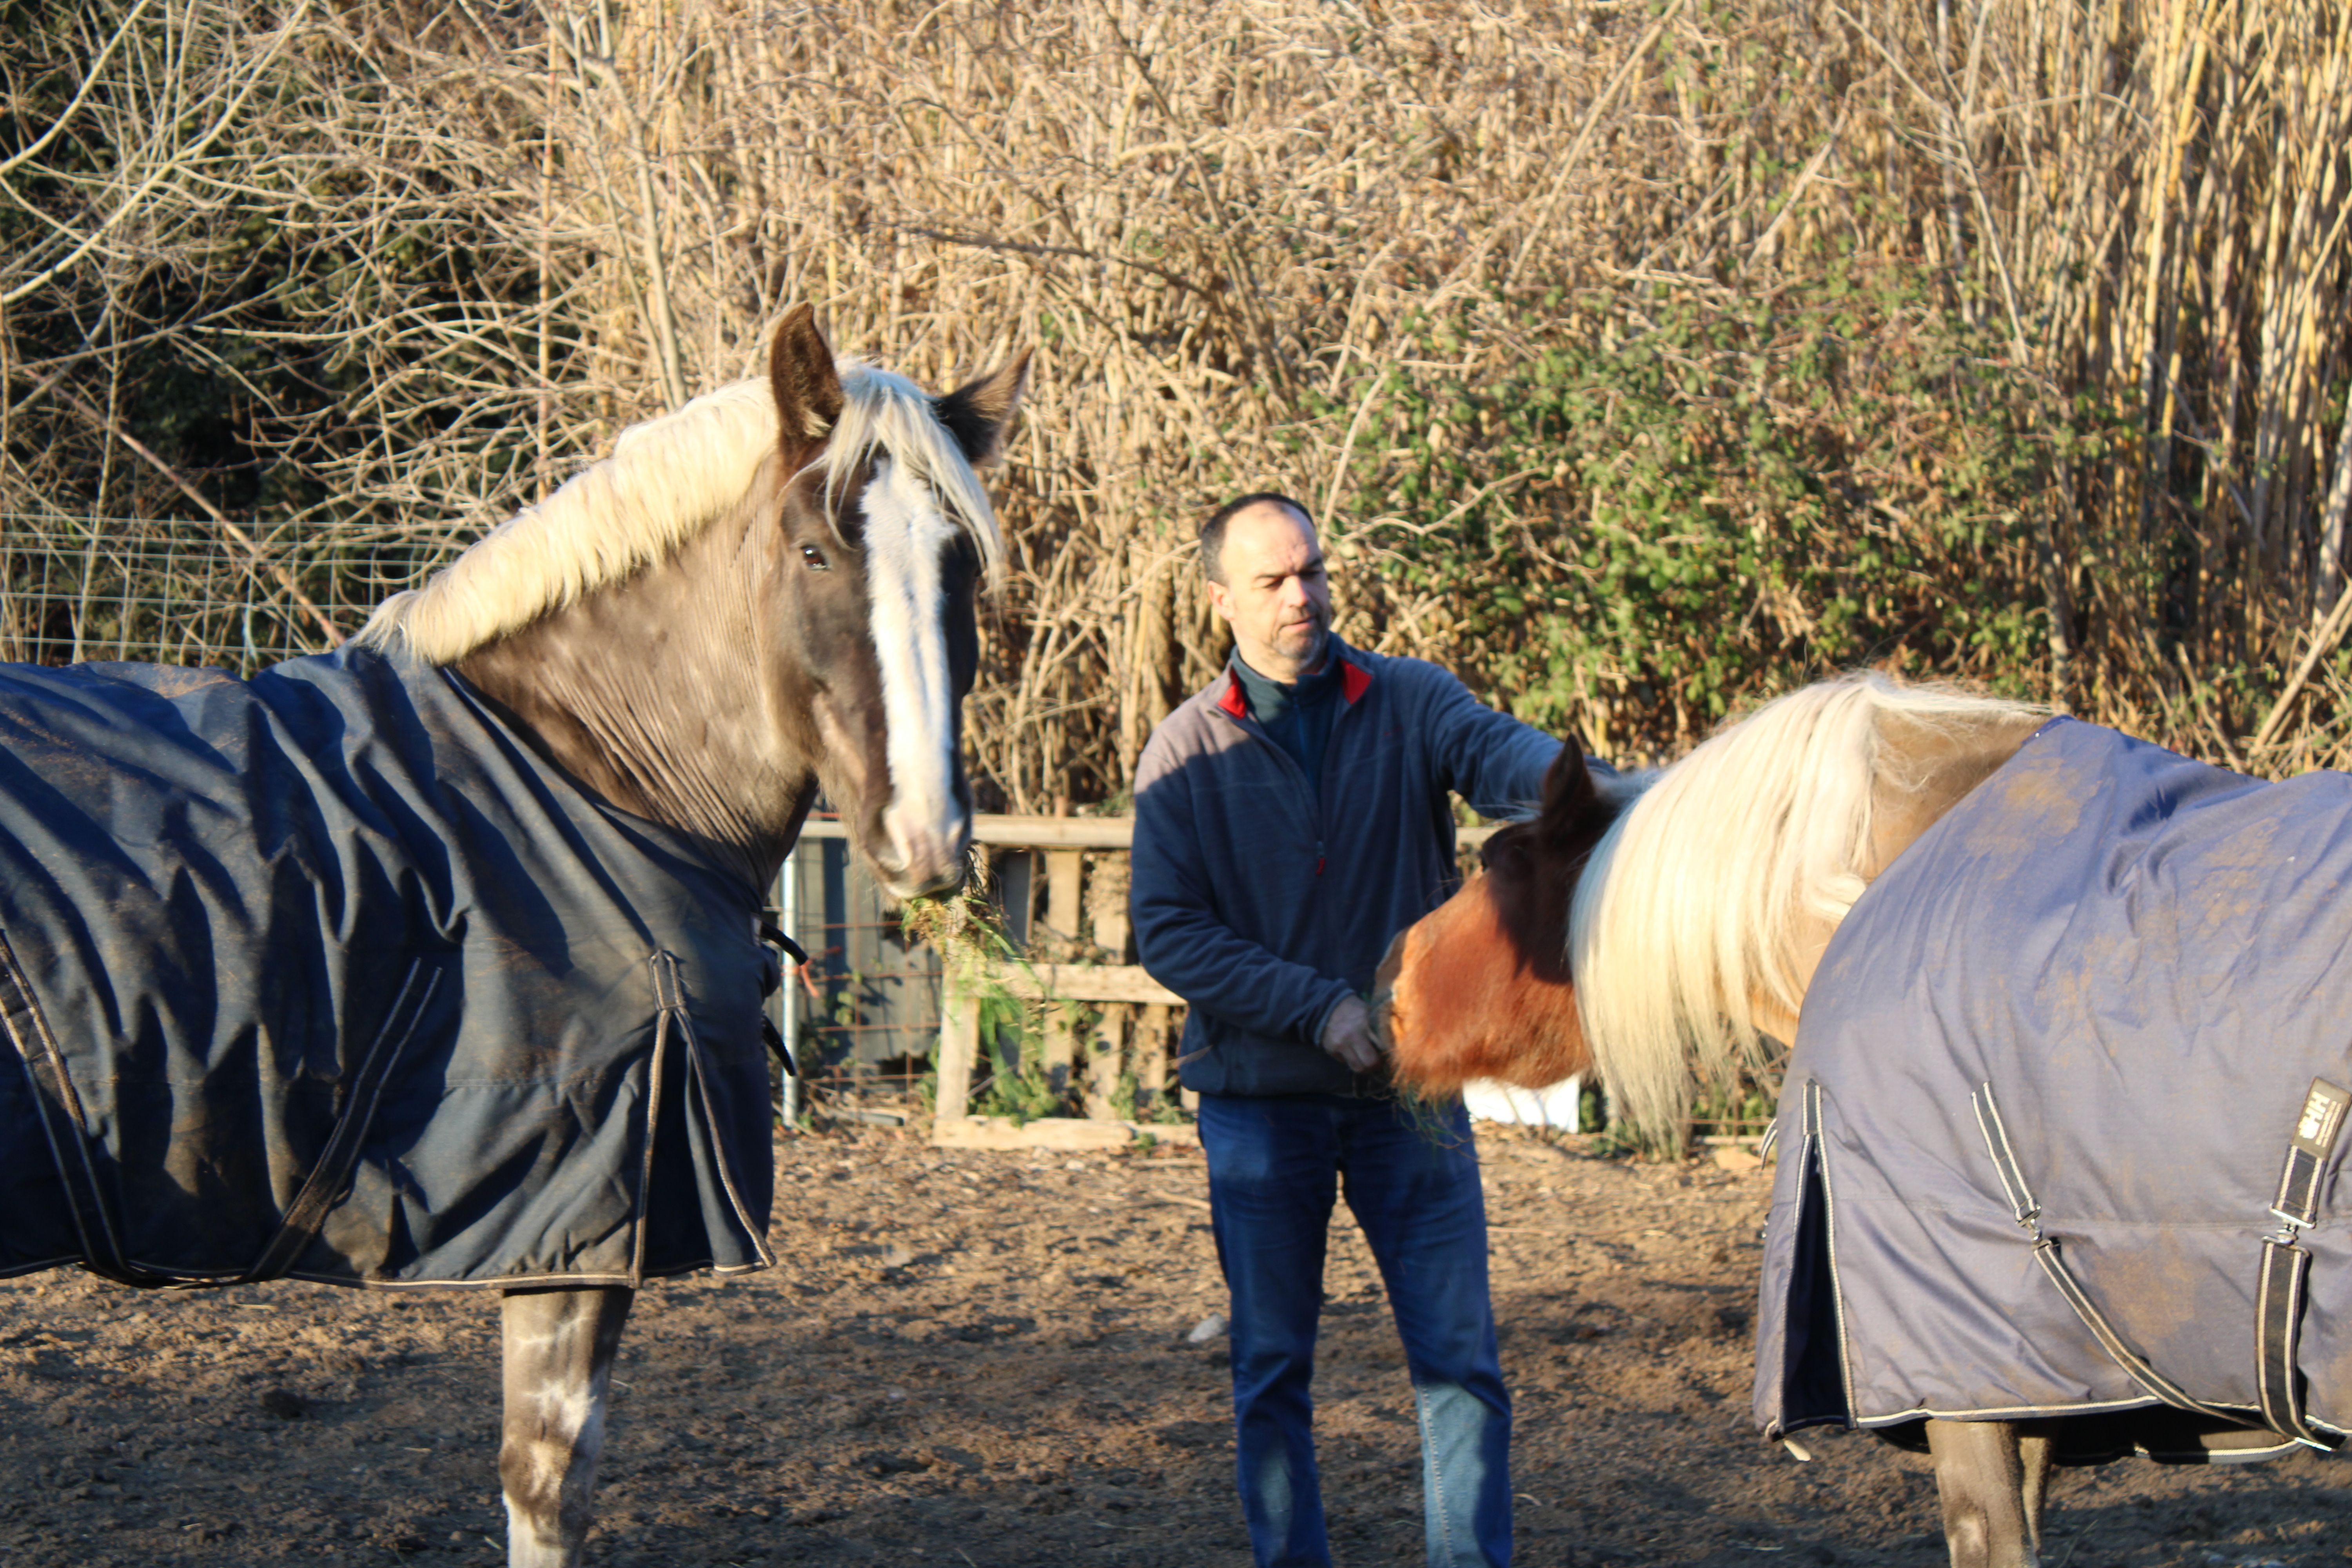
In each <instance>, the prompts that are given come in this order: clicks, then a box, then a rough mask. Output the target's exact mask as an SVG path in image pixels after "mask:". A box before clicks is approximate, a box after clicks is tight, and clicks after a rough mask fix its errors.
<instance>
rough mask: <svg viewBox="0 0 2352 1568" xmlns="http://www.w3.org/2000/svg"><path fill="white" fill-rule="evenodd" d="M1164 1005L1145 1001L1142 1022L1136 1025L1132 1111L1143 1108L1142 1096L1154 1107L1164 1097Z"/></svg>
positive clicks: (1165, 1061) (1165, 1016)
mask: <svg viewBox="0 0 2352 1568" xmlns="http://www.w3.org/2000/svg"><path fill="white" fill-rule="evenodd" d="M1168 1030H1169V1016H1168V1004H1167V1003H1165V1002H1149V1003H1146V1004H1145V1005H1144V1008H1143V1019H1142V1022H1141V1023H1139V1024H1138V1025H1137V1026H1136V1038H1135V1083H1136V1096H1135V1104H1136V1109H1137V1110H1142V1109H1143V1107H1144V1105H1145V1100H1144V1097H1145V1096H1146V1095H1149V1096H1150V1103H1151V1104H1154V1105H1157V1104H1159V1103H1160V1101H1161V1100H1165V1099H1167V1097H1168Z"/></svg>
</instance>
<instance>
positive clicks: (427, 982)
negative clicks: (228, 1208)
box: [237, 958, 441, 1285]
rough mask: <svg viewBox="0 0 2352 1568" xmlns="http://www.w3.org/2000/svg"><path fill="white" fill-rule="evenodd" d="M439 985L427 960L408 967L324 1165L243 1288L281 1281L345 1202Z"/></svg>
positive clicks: (330, 1139) (330, 1138)
mask: <svg viewBox="0 0 2352 1568" xmlns="http://www.w3.org/2000/svg"><path fill="white" fill-rule="evenodd" d="M440 984H441V972H440V970H439V969H438V968H428V967H427V966H426V963H425V960H424V959H421V958H420V959H418V960H416V961H415V963H411V964H410V965H409V966H408V973H407V974H406V975H405V976H404V978H403V979H402V980H401V983H400V993H399V994H398V995H397V996H395V997H394V999H393V1004H392V1011H391V1012H390V1013H388V1014H386V1015H385V1016H384V1020H383V1027H382V1028H381V1029H378V1030H377V1031H376V1037H375V1040H374V1042H373V1044H372V1045H370V1046H369V1047H368V1053H367V1056H366V1057H365V1058H363V1059H362V1061H361V1063H360V1068H359V1071H358V1072H356V1073H354V1074H353V1075H352V1082H351V1087H350V1089H348V1090H347V1091H346V1092H345V1094H344V1097H343V1112H342V1114H341V1116H338V1117H336V1118H335V1130H334V1131H332V1132H331V1133H329V1134H328V1135H327V1145H326V1147H325V1148H323V1149H321V1150H320V1151H319V1163H317V1164H315V1165H313V1166H311V1167H310V1174H309V1175H308V1176H306V1177H304V1178H303V1179H302V1186H301V1190H300V1191H299V1192H297V1193H296V1194H294V1201H293V1202H292V1203H291V1204H289V1205H287V1207H286V1217H285V1218H284V1219H283V1220H281V1221H279V1222H278V1234H277V1235H275V1236H273V1237H270V1238H269V1245H268V1246H267V1247H263V1248H262V1249H261V1256H260V1257H259V1258H255V1259H254V1260H253V1267H252V1268H248V1269H247V1270H246V1271H245V1273H244V1274H243V1275H242V1276H240V1277H239V1279H237V1283H238V1284H240V1285H251V1284H255V1283H257V1282H258V1281H260V1280H263V1279H278V1278H280V1277H281V1276H283V1275H284V1274H285V1273H286V1271H287V1270H288V1269H290V1268H293V1267H294V1265H295V1263H296V1261H297V1260H298V1259H299V1258H301V1256H302V1254H303V1252H304V1250H305V1249H306V1248H308V1247H310V1240H311V1238H312V1237H315V1236H317V1235H318V1234H319V1226H320V1225H322V1224H324V1223H325V1221H326V1218H327V1211H328V1210H329V1209H331V1208H332V1207H334V1206H335V1205H336V1203H337V1202H338V1201H340V1200H341V1197H342V1195H343V1189H344V1187H346V1186H347V1185H349V1184H350V1182H351V1179H352V1167H353V1166H354V1165H356V1164H358V1163H359V1158H360V1144H361V1142H362V1140H363V1139H365V1137H366V1136H367V1130H368V1128H369V1126H370V1125H371V1124H372V1123H373V1121H375V1108H376V1102H377V1101H378V1100H382V1099H383V1086H384V1080H385V1079H389V1078H390V1077H391V1076H392V1069H393V1067H394V1064H395V1063H397V1062H398V1061H399V1060H400V1057H401V1053H402V1052H403V1051H404V1050H405V1049H406V1048H407V1046H408V1041H409V1037H411V1036H413V1035H415V1033H416V1026H417V1022H418V1021H419V1020H420V1019H422V1018H423V1017H424V1016H425V1008H426V1006H427V1005H430V1004H431V1002H432V1000H433V993H434V992H435V991H436V990H437V989H439V987H440Z"/></svg>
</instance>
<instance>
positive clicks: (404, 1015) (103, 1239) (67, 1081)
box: [0, 933, 441, 1290]
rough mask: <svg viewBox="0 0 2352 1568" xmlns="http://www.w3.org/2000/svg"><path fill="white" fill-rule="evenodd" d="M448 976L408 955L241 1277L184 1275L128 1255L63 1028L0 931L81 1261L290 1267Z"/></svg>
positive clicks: (112, 1267)
mask: <svg viewBox="0 0 2352 1568" xmlns="http://www.w3.org/2000/svg"><path fill="white" fill-rule="evenodd" d="M440 983H441V974H440V971H439V970H438V969H437V968H436V967H431V966H429V965H428V964H427V963H426V961H425V960H423V959H419V960H417V961H416V962H415V963H412V964H410V965H409V968H408V974H407V977H406V978H405V979H404V980H403V981H402V983H401V987H400V993H399V995H398V997H397V998H396V999H395V1000H394V1003H393V1006H392V1011H391V1013H390V1014H389V1015H388V1016H386V1017H385V1019H384V1025H383V1028H382V1029H381V1030H379V1031H378V1032H377V1034H376V1037H375V1041H374V1043H373V1045H371V1046H370V1047H368V1054H367V1057H366V1058H365V1059H364V1060H363V1061H362V1063H361V1065H360V1068H359V1071H358V1072H357V1073H356V1074H354V1075H353V1077H352V1084H351V1089H350V1091H349V1093H348V1095H347V1096H346V1098H345V1100H344V1101H343V1110H342V1114H341V1115H340V1116H338V1117H337V1118H336V1119H335V1126H334V1130H333V1131H331V1133H329V1134H328V1137H327V1144H326V1147H325V1148H324V1149H323V1150H321V1151H320V1155H319V1161H318V1163H317V1164H315V1165H313V1166H312V1167H311V1168H310V1174H309V1175H308V1176H307V1177H305V1178H304V1179H303V1182H302V1185H301V1187H300V1189H299V1191H298V1192H297V1193H296V1194H295V1196H294V1201H293V1203H292V1204H291V1205H289V1206H288V1208H287V1211H286V1217H285V1218H284V1219H283V1220H282V1221H280V1222H279V1224H278V1232H277V1234H276V1235H275V1236H273V1237H271V1238H270V1241H269V1245H268V1246H267V1247H263V1248H262V1251H261V1256H260V1257H259V1258H256V1259H255V1260H254V1263H253V1267H252V1268H248V1269H247V1270H246V1271H245V1272H244V1273H243V1274H242V1275H239V1276H237V1277H236V1279H234V1280H231V1279H223V1278H214V1279H181V1278H179V1277H178V1276H176V1275H171V1274H162V1273H158V1272H156V1271H155V1270H154V1269H152V1268H144V1267H142V1266H141V1265H139V1264H136V1263H133V1262H131V1260H130V1258H128V1257H127V1256H125V1254H124V1252H123V1248H122V1238H121V1232H120V1231H119V1229H118V1228H117V1226H115V1223H114V1216H113V1215H112V1214H111V1213H110V1211H109V1208H108V1205H107V1202H106V1197H105V1194H104V1192H103V1191H102V1190H101V1189H100V1185H99V1180H98V1168H97V1163H96V1162H95V1161H94V1160H92V1158H91V1157H90V1149H89V1120H88V1118H87V1117H86V1116H85V1115H84V1113H83V1111H82V1106H81V1096H80V1095H79V1093H77V1092H76V1091H75V1089H74V1084H73V1076H72V1075H71V1074H70V1073H69V1072H68V1071H67V1070H66V1062H65V1053H64V1052H63V1051H61V1050H60V1049H59V1048H58V1042H57V1037H56V1036H54V1035H53V1034H51V1033H50V1032H49V1025H48V1020H47V1018H46V1017H45V1016H42V1013H41V1009H40V1005H39V1004H38V1003H37V1001H35V999H34V996H33V987H32V984H31V983H30V982H29V981H28V980H27V979H26V976H25V971H24V968H23V966H22V965H20V964H19V963H17V962H16V950H15V949H13V948H11V947H10V946H9V945H8V939H7V936H6V935H5V933H0V1030H5V1033H6V1034H7V1036H8V1038H9V1040H10V1042H11V1043H12V1044H14V1045H15V1046H16V1056H17V1059H18V1060H19V1061H20V1062H21V1063H22V1065H23V1067H24V1069H25V1074H26V1078H27V1079H30V1080H31V1082H32V1086H33V1091H34V1092H33V1100H34V1103H35V1104H36V1105H37V1107H38V1108H39V1110H40V1117H41V1132H42V1135H43V1136H44V1137H46V1138H47V1140H48V1145H49V1158H50V1161H51V1162H52V1163H54V1164H55V1165H56V1166H57V1172H58V1181H59V1182H60V1183H62V1184H63V1185H64V1187H65V1193H66V1205H67V1207H68V1210H69V1211H70V1212H71V1214H72V1215H73V1222H74V1229H75V1232H76V1234H77V1235H78V1236H79V1238H80V1241H81V1250H82V1265H83V1267H84V1268H88V1269H89V1271H90V1272H91V1273H93V1274H96V1275H98V1276H99V1277H100V1278H101V1279H111V1280H113V1281H115V1282H116V1283H117V1284H120V1285H130V1286H132V1287H135V1288H136V1289H142V1290H154V1289H165V1288H168V1287H173V1286H188V1285H225V1284H230V1283H236V1284H251V1283H253V1282H255V1281H257V1280H262V1279H277V1278H278V1277H279V1276H281V1275H283V1274H284V1273H285V1272H286V1271H287V1270H288V1269H289V1268H292V1267H293V1266H294V1262H295V1260H296V1259H297V1258H299V1257H300V1256H301V1255H302V1251H303V1249H304V1248H305V1247H308V1246H309V1245H310V1238H311V1237H314V1236H315V1235H317V1234H318V1229H319V1226H320V1223H321V1222H322V1221H323V1220H324V1219H325V1218H326V1216H327V1211H328V1210H329V1209H331V1208H332V1207H333V1206H334V1205H335V1202H336V1200H337V1199H339V1198H341V1196H342V1193H343V1188H344V1186H345V1184H347V1183H349V1181H350V1180H351V1174H352V1166H353V1164H355V1163H357V1161H358V1159H359V1152H360V1144H361V1142H362V1139H363V1138H364V1137H365V1136H366V1134H367V1130H368V1126H369V1124H370V1123H371V1122H372V1121H374V1119H375V1108H376V1101H377V1100H379V1099H380V1098H382V1096H383V1085H384V1080H385V1079H387V1078H389V1077H390V1076H391V1072H392V1068H393V1065H394V1063H395V1062H397V1061H398V1060H399V1059H400V1055H401V1052H402V1050H403V1048H404V1047H406V1045H407V1044H408V1040H409V1037H410V1036H412V1035H414V1034H415V1032H416V1026H417V1022H418V1020H420V1019H421V1018H423V1017H424V1016H425V1005H426V1004H427V1003H428V1002H430V1001H431V1000H432V997H433V993H434V991H435V989H436V987H437V986H438V985H439V984H440Z"/></svg>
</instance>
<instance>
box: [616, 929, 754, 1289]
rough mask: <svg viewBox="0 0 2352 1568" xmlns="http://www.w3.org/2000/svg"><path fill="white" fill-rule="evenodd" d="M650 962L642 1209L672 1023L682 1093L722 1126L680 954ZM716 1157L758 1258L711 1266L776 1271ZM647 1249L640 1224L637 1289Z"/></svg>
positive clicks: (730, 1175)
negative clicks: (652, 1010)
mask: <svg viewBox="0 0 2352 1568" xmlns="http://www.w3.org/2000/svg"><path fill="white" fill-rule="evenodd" d="M646 963H647V964H648V965H649V966H650V967H651V968H652V970H653V977H654V1005H655V1007H656V1008H657V1009H658V1012H657V1013H656V1018H657V1019H658V1022H657V1023H656V1026H655V1033H654V1062H653V1074H652V1093H651V1095H650V1097H649V1099H650V1105H649V1107H648V1109H647V1111H646V1160H645V1171H644V1173H643V1175H642V1176H641V1177H640V1180H641V1181H642V1182H643V1185H642V1186H640V1187H639V1188H638V1197H637V1202H638V1205H639V1206H640V1208H642V1207H643V1205H644V1204H645V1203H646V1197H647V1195H648V1194H650V1193H651V1192H652V1191H653V1162H654V1145H655V1140H656V1137H657V1136H658V1135H659V1134H658V1129H659V1128H660V1126H661V1094H662V1081H663V1079H665V1078H666V1077H667V1073H666V1072H665V1070H664V1068H665V1067H666V1066H667V1047H668V1045H669V1040H670V1028H671V1025H672V1023H673V1022H675V1024H676V1026H677V1034H678V1039H679V1048H680V1049H682V1050H683V1051H684V1052H685V1053H686V1070H685V1072H684V1074H683V1075H681V1086H682V1089H683V1091H684V1092H688V1093H690V1094H692V1095H693V1096H694V1098H695V1100H697V1101H698V1103H699V1104H700V1106H701V1108H702V1118H703V1125H704V1126H705V1127H709V1128H713V1129H715V1128H717V1127H718V1125H719V1111H718V1107H717V1105H716V1104H715V1103H714V1102H713V1101H712V1100H711V1098H710V1078H709V1073H708V1072H707V1071H706V1070H705V1069H704V1067H703V1061H702V1041H701V1039H700V1038H699V1037H698V1036H697V1035H696V1034H695V1032H694V1016H693V1014H692V1013H690V1012H689V1011H688V1008H687V1005H686V982H685V980H684V979H683V978H682V977H681V976H680V975H679V973H678V963H677V954H675V953H673V952H669V951H668V950H667V948H660V949H656V950H655V951H654V952H652V953H651V954H649V955H648V956H647V957H646ZM712 1155H713V1158H712V1160H711V1164H712V1165H713V1166H715V1167H716V1168H717V1170H718V1173H719V1185H720V1187H722V1188H723V1189H725V1191H726V1194H727V1202H728V1205H729V1206H730V1207H731V1208H732V1209H733V1210H734V1211H735V1223H736V1224H737V1225H738V1226H741V1227H742V1231H743V1234H744V1235H745V1236H746V1237H749V1238H750V1239H751V1252H752V1255H753V1257H755V1258H757V1259H758V1261H757V1262H756V1263H749V1264H744V1265H742V1266H740V1267H739V1268H719V1267H718V1265H716V1264H715V1263H714V1264H713V1265H712V1266H711V1268H712V1271H713V1272H714V1273H720V1274H746V1273H750V1272H751V1270H752V1269H755V1268H773V1267H775V1262H776V1257H775V1254H774V1253H772V1252H771V1251H770V1250H769V1249H768V1242H767V1238H766V1237H763V1236H761V1234H760V1227H759V1226H755V1225H753V1224H752V1223H751V1215H750V1213H749V1211H748V1210H746V1209H745V1207H744V1205H743V1194H740V1193H739V1192H738V1191H736V1189H735V1173H734V1172H733V1171H731V1170H730V1169H729V1168H728V1164H727V1161H726V1158H725V1156H724V1155H721V1154H719V1152H718V1151H717V1150H716V1149H714V1150H713V1151H712ZM645 1251H646V1233H645V1227H644V1226H638V1227H637V1249H636V1255H635V1258H633V1259H632V1260H631V1264H630V1271H631V1273H632V1275H633V1276H635V1278H634V1279H632V1280H631V1283H632V1284H633V1285H634V1284H635V1283H637V1282H638V1280H639V1279H642V1278H643V1276H644V1273H645Z"/></svg>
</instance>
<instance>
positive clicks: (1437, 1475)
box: [1340, 1105, 1511, 1568]
mask: <svg viewBox="0 0 2352 1568" xmlns="http://www.w3.org/2000/svg"><path fill="white" fill-rule="evenodd" d="M1340 1163H1341V1169H1342V1170H1343V1171H1344V1173H1346V1177H1347V1184H1348V1206H1349V1208H1351V1209H1353V1210H1354V1211H1355V1214H1356V1220H1357V1223H1358V1224H1360V1225H1361V1226H1363V1229H1364V1237H1365V1239H1366V1241H1368V1242H1369V1243H1370V1246H1371V1249H1372V1256H1373V1257H1374V1258H1376V1259H1377V1260H1378V1261H1379V1263H1380V1266H1381V1278H1382V1279H1384V1280H1386V1282H1387V1284H1388V1290H1389V1303H1390V1306H1391V1310H1394V1312H1395V1314H1396V1322H1397V1332H1398V1335H1399V1337H1400V1338H1402V1340H1403V1342H1404V1353H1405V1364H1406V1366H1407V1367H1408V1369H1410V1371H1411V1372H1412V1386H1413V1403H1414V1405H1415V1407H1416V1408H1417V1410H1418V1412H1419V1415H1420V1417H1421V1445H1422V1475H1423V1496H1424V1505H1425V1508H1426V1510H1427V1525H1428V1536H1429V1561H1430V1563H1431V1564H1432V1568H1506V1565H1507V1564H1508V1563H1509V1562H1510V1560H1511V1396H1510V1394H1509V1392H1508V1391H1507V1389H1506V1388H1505V1387H1504V1386H1503V1371H1502V1362H1501V1357H1500V1355H1499V1353H1498V1352H1497V1350H1496V1342H1495V1310H1494V1304H1493V1302H1492V1301H1491V1300H1489V1298H1488V1295H1487V1289H1486V1200H1485V1198H1484V1196H1483V1194H1481V1193H1480V1191H1479V1186H1478V1158H1477V1153H1476V1151H1475V1147H1474V1146H1473V1144H1472V1142H1471V1137H1470V1124H1469V1119H1468V1117H1467V1116H1466V1115H1465V1114H1464V1113H1463V1112H1462V1111H1461V1110H1460V1108H1459V1107H1457V1108H1455V1110H1454V1113H1453V1115H1452V1116H1451V1117H1450V1118H1448V1119H1447V1120H1446V1121H1444V1123H1442V1124H1441V1125H1438V1126H1435V1127H1432V1126H1427V1125H1424V1124H1423V1119H1420V1118H1416V1117H1414V1116H1412V1115H1409V1114H1407V1113H1406V1112H1405V1111H1404V1110H1402V1108H1400V1107H1398V1106H1395V1105H1382V1106H1379V1107H1375V1108H1368V1109H1367V1110H1364V1111H1363V1112H1362V1113H1360V1115H1358V1116H1356V1117H1353V1118H1351V1119H1350V1121H1349V1127H1348V1137H1347V1139H1346V1148H1345V1152H1344V1153H1343V1154H1342V1156H1341V1162H1340Z"/></svg>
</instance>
